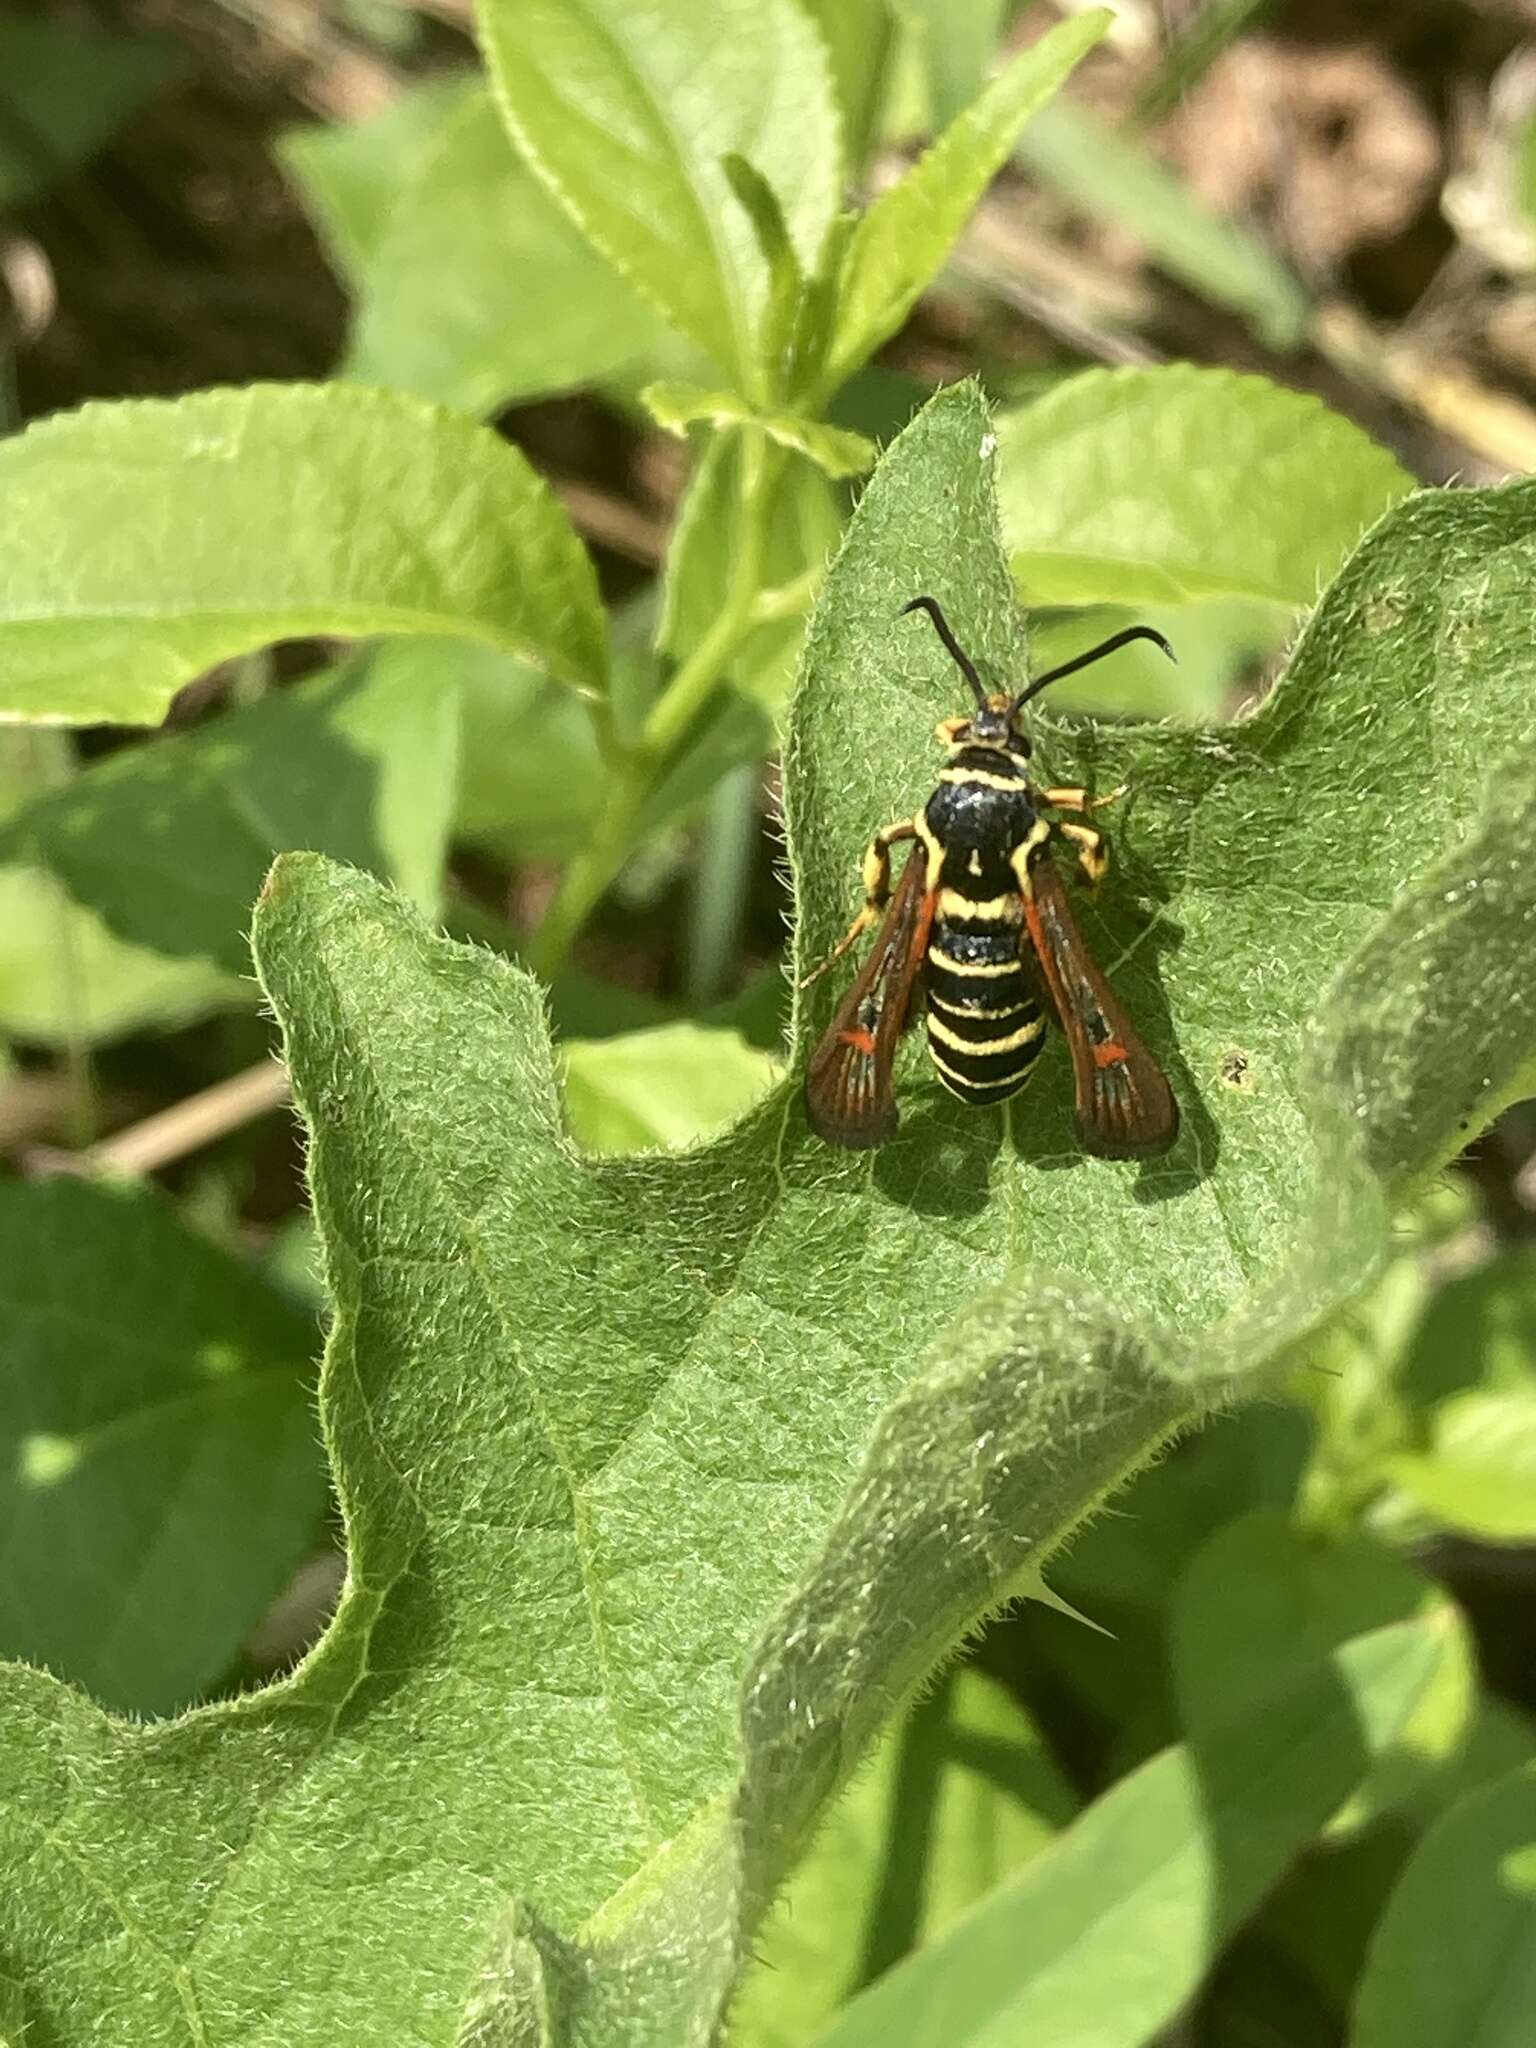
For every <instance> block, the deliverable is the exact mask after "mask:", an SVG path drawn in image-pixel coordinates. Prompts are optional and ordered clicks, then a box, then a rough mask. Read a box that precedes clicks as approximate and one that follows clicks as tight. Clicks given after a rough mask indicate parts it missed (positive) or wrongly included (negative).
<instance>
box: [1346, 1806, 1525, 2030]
mask: <svg viewBox="0 0 1536 2048" xmlns="http://www.w3.org/2000/svg"><path fill="white" fill-rule="evenodd" d="M1533 2013H1536V1767H1532V1766H1530V1765H1527V1766H1526V1767H1525V1768H1524V1769H1523V1770H1519V1771H1515V1772H1513V1773H1512V1774H1511V1775H1510V1776H1509V1777H1507V1778H1502V1779H1500V1780H1499V1781H1498V1782H1497V1783H1496V1784H1492V1785H1489V1786H1487V1787H1485V1788H1484V1789H1483V1790H1482V1791H1479V1792H1474V1793H1472V1794H1470V1796H1469V1797H1467V1798H1466V1799H1464V1800H1462V1802H1461V1803H1460V1805H1458V1806H1454V1807H1452V1809H1451V1811H1450V1812H1449V1813H1448V1814H1446V1815H1445V1817H1444V1818H1443V1819H1442V1820H1440V1821H1438V1822H1437V1823H1436V1825H1435V1826H1434V1827H1433V1828H1431V1829H1430V1830H1429V1832H1428V1834H1426V1835H1425V1837H1424V1839H1423V1841H1422V1842H1421V1843H1420V1845H1419V1847H1418V1849H1417V1851H1416V1852H1415V1854H1414V1856H1413V1858H1412V1860H1411V1861H1410V1863H1409V1865H1408V1868H1407V1869H1406V1870H1405V1871H1404V1873H1403V1876H1402V1879H1401V1882H1400V1883H1399V1884H1398V1887H1397V1889H1396V1891H1395V1892H1394V1893H1393V1894H1392V1897H1391V1899H1390V1900H1389V1902H1388V1905H1387V1910H1386V1913H1385V1915H1384V1916H1383V1918H1382V1920H1381V1923H1380V1925H1379V1926H1378V1928H1377V1930H1376V1934H1375V1936H1374V1938H1373V1940H1372V1942H1371V1947H1370V1953H1369V1956H1368V1958H1367V1962H1366V1969H1365V1974H1364V1976H1363V1978H1362V1979H1361V1982H1360V1988H1359V1992H1358V1994H1357V1996H1356V2000H1355V2012H1354V2027H1353V2029H1352V2031H1351V2033H1350V2036H1349V2039H1350V2044H1351V2048H1469V2044H1471V2043H1472V2042H1476V2043H1477V2048H1525V2044H1526V2043H1527V2042H1528V2041H1529V2040H1530V2038H1531V2015H1532V2014H1533Z"/></svg>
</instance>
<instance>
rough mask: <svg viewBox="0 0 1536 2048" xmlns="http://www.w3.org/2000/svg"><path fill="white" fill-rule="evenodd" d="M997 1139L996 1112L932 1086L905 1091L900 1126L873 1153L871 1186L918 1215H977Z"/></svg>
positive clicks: (987, 1190)
mask: <svg viewBox="0 0 1536 2048" xmlns="http://www.w3.org/2000/svg"><path fill="white" fill-rule="evenodd" d="M1002 1142H1003V1121H1002V1118H1001V1117H1000V1116H998V1115H996V1114H995V1113H992V1112H987V1111H978V1110H974V1109H966V1108H964V1107H963V1106H962V1105H961V1104H959V1103H957V1102H951V1101H950V1100H949V1098H948V1097H947V1096H946V1095H944V1094H942V1093H941V1092H940V1090H939V1089H938V1088H937V1087H934V1088H931V1089H925V1090H924V1091H923V1092H922V1093H921V1094H916V1093H915V1092H914V1093H909V1094H908V1096H907V1100H906V1103H905V1105H904V1107H903V1111H902V1119H901V1128H900V1130H899V1131H898V1132H897V1134H896V1136H895V1137H894V1138H893V1139H892V1140H891V1142H890V1143H889V1144H888V1145H886V1146H885V1147H884V1148H883V1149H882V1150H881V1151H880V1152H878V1153H877V1154H876V1156H875V1172H874V1180H875V1186H876V1187H877V1188H879V1190H880V1192H881V1193H882V1194H883V1195H885V1196H887V1197H888V1198H889V1199H890V1200H891V1201H893V1202H899V1203H900V1204H901V1205H902V1207H903V1208H906V1209H913V1210H915V1211H916V1212H917V1213H918V1215H920V1216H976V1215H979V1214H980V1212H981V1211H982V1210H983V1209H985V1208H986V1206H987V1204H988V1202H989V1201H990V1200H991V1199H992V1193H993V1169H994V1165H995V1163H996V1160H997V1155H998V1152H999V1151H1000V1150H1001V1147H1002Z"/></svg>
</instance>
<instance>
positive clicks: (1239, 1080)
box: [1221, 1045, 1254, 1094]
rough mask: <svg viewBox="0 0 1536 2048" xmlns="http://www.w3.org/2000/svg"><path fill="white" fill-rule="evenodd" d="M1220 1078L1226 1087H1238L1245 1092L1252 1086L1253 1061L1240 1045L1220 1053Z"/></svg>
mask: <svg viewBox="0 0 1536 2048" xmlns="http://www.w3.org/2000/svg"><path fill="white" fill-rule="evenodd" d="M1221 1078H1222V1082H1223V1083H1224V1085H1225V1086H1226V1087H1228V1088H1240V1089H1242V1090H1243V1092H1244V1093H1245V1094H1246V1093H1247V1092H1249V1091H1250V1090H1251V1089H1252V1088H1253V1086H1254V1077H1253V1062H1252V1060H1251V1059H1250V1058H1249V1056H1248V1054H1247V1053H1246V1052H1244V1051H1243V1049H1242V1047H1241V1046H1240V1045H1234V1046H1233V1047H1232V1048H1231V1050H1230V1051H1229V1052H1224V1053H1223V1054H1222V1056H1221Z"/></svg>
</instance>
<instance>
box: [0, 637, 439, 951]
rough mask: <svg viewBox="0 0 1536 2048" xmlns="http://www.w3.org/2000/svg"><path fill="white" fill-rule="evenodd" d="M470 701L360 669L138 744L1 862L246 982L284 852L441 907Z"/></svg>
mask: <svg viewBox="0 0 1536 2048" xmlns="http://www.w3.org/2000/svg"><path fill="white" fill-rule="evenodd" d="M458 712H459V706H458V698H457V695H456V693H455V691H454V689H453V688H452V686H451V681H450V680H449V678H447V677H444V678H442V679H441V680H440V681H439V683H438V686H437V687H436V688H431V689H427V688H422V687H421V686H420V678H419V676H418V675H417V674H415V673H412V672H411V671H410V670H409V669H406V670H405V671H404V672H401V671H399V670H393V669H391V668H389V667H387V666H385V665H383V664H381V663H378V662H373V663H369V662H354V663H351V664H348V665H347V666H346V667H344V668H342V669H341V670H339V671H338V672H336V673H334V674H329V675H323V676H319V677H316V678H314V679H313V680H311V681H309V682H305V683H301V684H299V685H298V686H297V687H296V688H293V689H289V690H283V691H280V692H274V693H272V694H271V695H269V696H267V697H265V698H263V699H262V700H261V701H260V702H258V703H256V704H253V705H250V706H248V707H247V708H246V709H244V710H239V711H234V712H231V713H229V714H228V715H226V716H225V717H222V718H218V719H215V720H213V721H212V722H211V723H209V724H207V725H204V726H201V727H199V728H198V729H197V730H195V731H193V732H189V733H185V734H180V735H177V736H175V737H173V738H168V739H163V740H159V741H157V742H155V743H153V744H151V745H147V746H140V747H128V748H124V749H123V750H122V751H120V752H118V753H116V754H113V755H110V756H109V757H108V758H107V759H106V760H104V761H102V762H100V763H99V764H98V765H96V766H95V767H91V768H87V769H85V770H83V771H82V772H81V773H80V774H78V775H76V776H75V777H74V778H73V779H72V780H71V781H69V782H67V783H65V784H63V785H62V786H61V787H60V788H57V789H55V790H51V791H48V792H46V793H45V794H43V795H40V796H37V797H34V798H33V799H32V801H31V802H30V803H28V804H24V805H22V806H21V807H20V808H19V809H18V810H17V811H16V812H15V813H14V814H13V816H12V818H11V819H10V820H9V822H8V823H7V824H5V825H4V826H0V859H27V860H32V861H35V862H37V863H39V864H40V865H42V866H44V867H46V868H48V869H49V870H50V871H51V872H52V873H53V874H55V875H57V876H58V877H59V878H60V879H61V880H62V881H63V882H64V883H65V884H66V886H67V887H68V889H69V891H70V893H71V895H72V896H73V897H74V898H75V900H76V902H78V903H80V904H82V905H84V906H86V907H87V908H89V909H91V910H93V911H96V912H98V913H99V914H100V915H101V917H102V918H104V919H105V921H106V923H107V924H108V925H109V926H110V928H111V929H112V931H113V932H115V933H116V934H117V936H118V937H119V938H122V939H125V940H127V941H129V942H130V943H131V944H134V945H139V946H147V947H150V948H151V949H153V950H154V951H156V952H159V953H164V954H168V955H171V956H173V957H182V956H191V957H193V958H198V959H203V960H210V961H213V962H214V963H215V964H216V965H218V966H221V967H223V968H224V969H226V970H227V972H229V973H230V974H240V973H241V972H242V971H244V970H245V969H246V968H247V966H248V963H249V958H250V953H249V947H248V946H247V943H246V938H245V934H246V931H247V929H248V927H249V922H250V909H251V905H252V903H253V902H254V901H255V899H256V894H257V891H258V890H259V889H260V887H261V883H262V877H263V876H264V875H265V874H266V872H267V869H268V868H269V867H270V866H271V865H272V856H273V854H274V853H278V852H281V851H283V850H284V849H286V848H290V847H308V848H311V849H314V850H316V851H319V852H326V853H332V854H334V855H336V856H337V857H338V858H339V859H343V860H350V861H352V862H354V863H355V865H357V866H358V867H366V868H372V869H373V870H374V871H375V872H376V873H377V874H380V875H384V876H387V877H390V878H392V879H393V880H395V881H396V882H398V883H399V885H400V887H401V889H402V890H403V891H404V893H405V894H406V895H407V896H409V897H410V898H411V899H412V900H413V901H414V902H416V903H419V904H420V905H421V906H422V908H423V909H424V910H425V911H427V912H428V913H433V912H435V911H436V909H437V906H438V901H439V897H440V893H441V886H442V865H443V854H444V850H445V846H446V841H447V834H448V824H449V818H450V816H451V813H452V806H453V799H454V789H455V780H456V767H457V760H456V756H457V751H458Z"/></svg>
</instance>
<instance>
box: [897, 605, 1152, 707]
mask: <svg viewBox="0 0 1536 2048" xmlns="http://www.w3.org/2000/svg"><path fill="white" fill-rule="evenodd" d="M918 603H919V604H921V603H922V599H921V598H919V599H918ZM1132 640H1150V641H1151V642H1152V644H1153V646H1154V647H1161V649H1162V650H1163V652H1164V654H1166V655H1167V657H1168V659H1169V660H1170V661H1177V660H1178V658H1179V657H1178V656H1177V655H1176V654H1175V653H1174V651H1173V649H1172V648H1171V647H1170V646H1169V645H1168V642H1167V641H1166V640H1165V639H1164V638H1163V636H1162V634H1161V633H1157V632H1154V631H1153V629H1152V628H1151V627H1150V626H1127V627H1126V629H1125V631H1124V632H1123V633H1111V634H1110V636H1109V638H1108V639H1107V640H1101V641H1100V642H1099V644H1098V646H1097V647H1090V648H1089V650H1088V652H1087V653H1086V654H1079V655H1075V656H1074V657H1073V659H1072V660H1071V661H1064V662H1063V663H1062V664H1061V666H1060V667H1059V668H1048V669H1047V670H1046V672H1045V674H1044V675H1043V676H1036V677H1035V679H1034V681H1033V682H1032V683H1028V684H1026V685H1025V687H1024V688H1023V689H1022V690H1020V692H1019V694H1018V695H1017V697H1015V698H1014V700H1013V702H1012V703H1011V704H1010V705H1009V707H1008V716H1009V717H1010V718H1011V717H1012V716H1013V714H1014V712H1015V711H1017V710H1018V709H1019V707H1020V705H1022V704H1027V703H1028V702H1029V700H1030V698H1031V697H1038V696H1039V694H1040V692H1041V691H1042V690H1043V689H1044V688H1045V686H1046V684H1047V683H1057V682H1060V680H1061V678H1062V677H1063V676H1075V675H1076V674H1077V671H1078V670H1079V669H1080V668H1087V667H1088V665H1089V663H1090V662H1095V661H1102V660H1103V659H1104V657H1105V655H1106V654H1113V653H1114V651H1115V649H1116V648H1117V647H1125V646H1127V645H1128V644H1129V643H1130V642H1131V641H1132Z"/></svg>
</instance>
